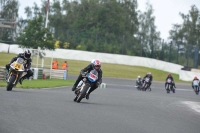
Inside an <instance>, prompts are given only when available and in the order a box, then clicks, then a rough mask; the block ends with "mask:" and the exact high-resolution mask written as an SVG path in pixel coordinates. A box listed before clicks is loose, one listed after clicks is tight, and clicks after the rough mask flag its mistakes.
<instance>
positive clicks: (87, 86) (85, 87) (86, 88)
mask: <svg viewBox="0 0 200 133" xmlns="http://www.w3.org/2000/svg"><path fill="white" fill-rule="evenodd" d="M89 87H90V84H85V86H84V88H83V90H82V91H81V92H80V94H79V95H78V98H77V100H76V101H77V103H80V101H81V100H82V99H83V98H84V97H85V95H86V92H87V90H88V88H89Z"/></svg>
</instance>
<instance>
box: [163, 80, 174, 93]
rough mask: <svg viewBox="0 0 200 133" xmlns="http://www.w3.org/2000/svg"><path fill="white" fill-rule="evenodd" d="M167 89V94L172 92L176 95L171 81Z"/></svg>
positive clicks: (168, 81) (168, 82)
mask: <svg viewBox="0 0 200 133" xmlns="http://www.w3.org/2000/svg"><path fill="white" fill-rule="evenodd" d="M165 89H166V91H167V93H170V91H172V92H173V93H175V89H174V86H173V82H172V80H171V79H167V84H166V87H165Z"/></svg>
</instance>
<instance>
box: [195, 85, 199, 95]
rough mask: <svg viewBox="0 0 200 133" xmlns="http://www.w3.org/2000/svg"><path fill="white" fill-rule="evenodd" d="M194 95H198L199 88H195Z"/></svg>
mask: <svg viewBox="0 0 200 133" xmlns="http://www.w3.org/2000/svg"><path fill="white" fill-rule="evenodd" d="M195 93H196V94H197V95H198V94H199V88H198V86H195Z"/></svg>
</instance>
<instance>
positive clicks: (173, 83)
mask: <svg viewBox="0 0 200 133" xmlns="http://www.w3.org/2000/svg"><path fill="white" fill-rule="evenodd" d="M168 79H171V81H172V86H173V87H174V88H176V86H175V82H174V78H173V77H172V75H171V74H170V73H169V74H168V75H167V78H166V80H165V87H166V85H167V80H168Z"/></svg>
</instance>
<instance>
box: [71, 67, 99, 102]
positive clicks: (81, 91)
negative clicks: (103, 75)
mask: <svg viewBox="0 0 200 133" xmlns="http://www.w3.org/2000/svg"><path fill="white" fill-rule="evenodd" d="M83 77H84V78H83V79H82V80H81V81H80V82H79V84H78V86H77V87H76V90H75V94H76V96H75V98H74V101H75V102H77V103H79V102H80V101H81V100H82V99H83V98H85V97H86V95H87V93H88V92H89V90H90V88H91V86H92V84H93V83H94V82H96V81H97V80H98V72H97V71H96V70H92V71H90V72H89V73H86V76H83Z"/></svg>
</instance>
